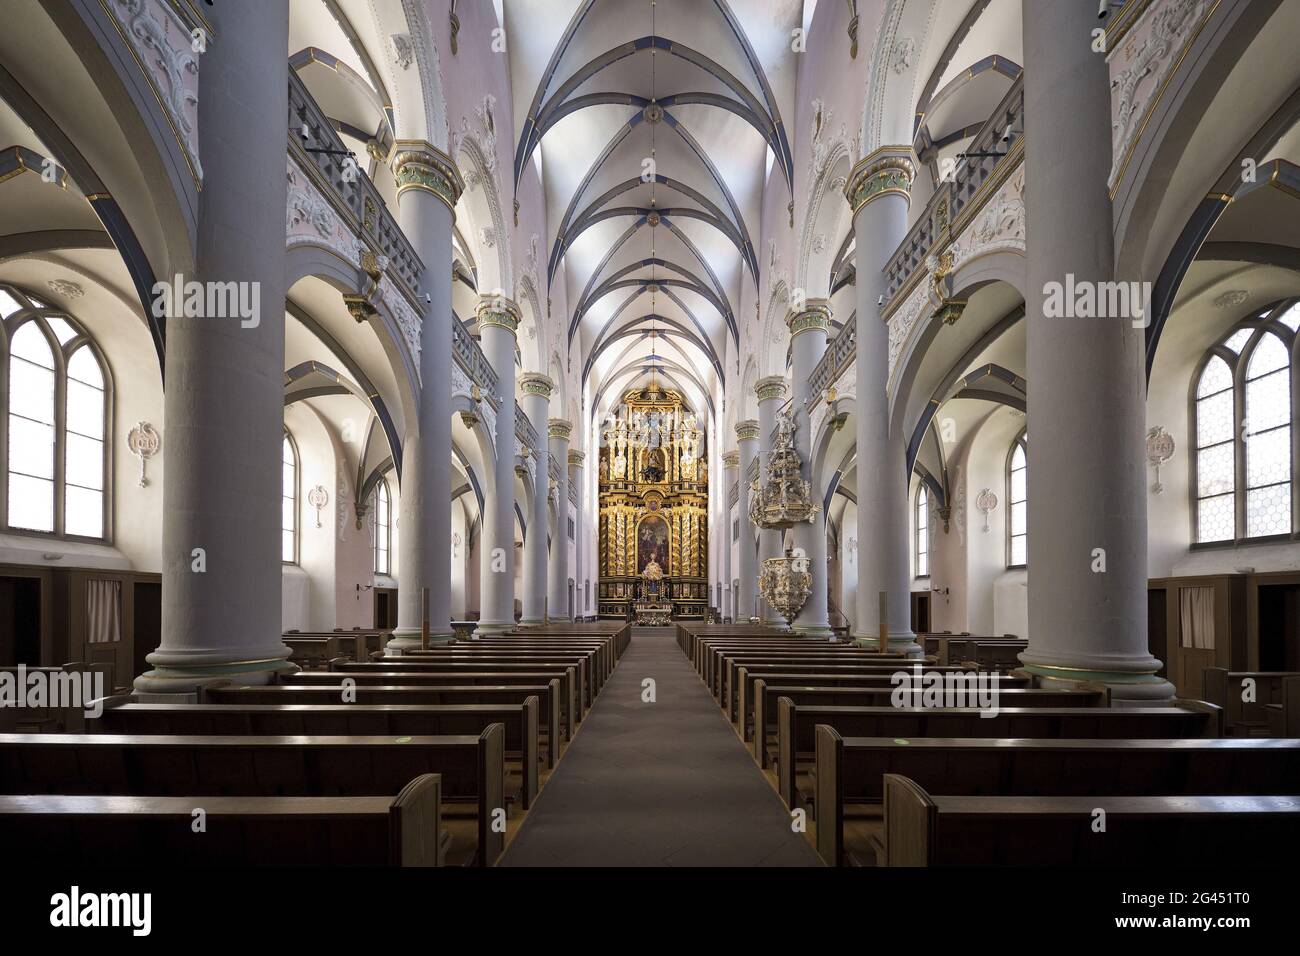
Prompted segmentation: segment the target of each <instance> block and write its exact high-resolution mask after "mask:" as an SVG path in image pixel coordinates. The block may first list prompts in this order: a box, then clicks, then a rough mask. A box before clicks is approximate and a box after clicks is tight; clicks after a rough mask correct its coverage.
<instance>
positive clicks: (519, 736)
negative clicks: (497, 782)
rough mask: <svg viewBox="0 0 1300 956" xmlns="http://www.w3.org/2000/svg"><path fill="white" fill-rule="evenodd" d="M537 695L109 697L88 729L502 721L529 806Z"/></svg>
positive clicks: (440, 730)
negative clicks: (150, 700) (340, 699)
mask: <svg viewBox="0 0 1300 956" xmlns="http://www.w3.org/2000/svg"><path fill="white" fill-rule="evenodd" d="M537 710H538V701H537V698H536V697H529V698H527V699H526V700H525V701H524V702H523V703H522V704H445V705H435V704H141V703H135V702H133V701H132V700H131V699H130V698H129V697H127V696H122V697H110V698H108V699H106V700H105V701H104V713H103V716H102V717H100V718H99V720H96V721H93V722H92V724H93V726H92V728H91V729H92V730H93V731H94V732H97V733H105V734H166V735H171V736H211V735H216V736H236V735H240V734H255V735H259V736H267V735H269V736H276V737H288V736H302V737H348V736H362V737H393V738H398V737H440V736H466V735H472V736H478V735H479V734H481V733H482V732H483V731H484V730H486V729H487V728H488V727H489V726H490V725H492V724H504V725H505V751H506V754H507V757H510V756H511V755H512V754H513V755H518V756H517V759H518V762H519V768H520V776H519V778H518V781H517V786H515V785H512V786H509V787H508V788H507V792H506V799H507V800H511V799H514V798H515V797H516V796H518V799H519V802H520V805H521V806H522V807H523V809H525V810H527V809H529V808H530V807H531V806H532V804H533V800H534V799H536V797H537V791H538V765H539V763H540V757H539V752H538V751H539V747H538V732H537Z"/></svg>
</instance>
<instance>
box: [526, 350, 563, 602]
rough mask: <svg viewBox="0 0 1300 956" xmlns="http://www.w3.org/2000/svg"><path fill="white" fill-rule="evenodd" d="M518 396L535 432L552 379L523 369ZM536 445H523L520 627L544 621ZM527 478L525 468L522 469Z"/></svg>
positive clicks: (542, 499) (541, 425)
mask: <svg viewBox="0 0 1300 956" xmlns="http://www.w3.org/2000/svg"><path fill="white" fill-rule="evenodd" d="M519 389H520V392H521V393H522V395H523V397H522V398H521V399H520V400H519V402H520V404H521V405H522V406H523V409H524V414H525V415H527V416H528V421H529V422H530V423H531V424H532V426H533V429H534V430H535V431H536V432H537V434H538V435H541V434H542V432H543V430H544V429H545V427H546V409H547V407H548V405H549V404H550V401H551V395H552V394H553V393H554V391H555V383H554V382H552V381H551V379H550V378H549V377H547V376H546V375H542V374H541V373H540V372H527V373H525V374H523V375H521V376H520V377H519ZM538 444H539V445H541V447H540V448H534V449H531V450H528V449H525V450H524V454H525V455H528V454H531V455H532V458H533V464H534V471H533V477H532V482H533V507H532V512H531V513H530V514H529V516H528V532H527V534H525V535H524V596H523V609H522V616H521V617H520V619H519V624H520V626H521V627H540V626H542V625H543V624H545V623H546V499H547V489H548V488H549V486H550V452H549V450H548V449H547V447H546V444H545V443H544V442H538ZM524 474H525V478H524V480H525V481H527V480H528V478H527V471H526V470H525V473H524Z"/></svg>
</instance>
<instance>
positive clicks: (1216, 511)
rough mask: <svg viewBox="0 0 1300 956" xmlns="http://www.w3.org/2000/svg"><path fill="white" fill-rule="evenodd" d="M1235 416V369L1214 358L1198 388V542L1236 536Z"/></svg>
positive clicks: (1227, 538) (1208, 364)
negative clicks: (1233, 379) (1233, 386)
mask: <svg viewBox="0 0 1300 956" xmlns="http://www.w3.org/2000/svg"><path fill="white" fill-rule="evenodd" d="M1243 331H1246V332H1247V333H1249V330H1243ZM1234 337H1235V336H1234ZM1234 414H1235V412H1234V411H1233V388H1232V369H1230V368H1229V367H1228V363H1227V362H1225V361H1224V360H1223V359H1222V358H1220V357H1219V356H1217V355H1215V356H1213V357H1211V359H1210V361H1209V362H1207V363H1206V365H1205V368H1204V369H1203V370H1202V371H1201V378H1200V381H1199V382H1198V383H1197V386H1196V529H1197V534H1196V540H1197V541H1230V540H1232V538H1233V536H1234V534H1235V533H1236V519H1235V506H1234V502H1235V500H1236V499H1235V495H1234V492H1235V490H1236V464H1235V462H1236V457H1235V454H1234V450H1233V449H1234V443H1233V437H1234V435H1235V432H1236V430H1235V429H1234V428H1233V418H1234Z"/></svg>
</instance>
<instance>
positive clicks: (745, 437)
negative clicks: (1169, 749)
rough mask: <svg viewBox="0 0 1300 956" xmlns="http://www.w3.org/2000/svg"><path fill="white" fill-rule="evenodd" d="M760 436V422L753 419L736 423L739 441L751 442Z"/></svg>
mask: <svg viewBox="0 0 1300 956" xmlns="http://www.w3.org/2000/svg"><path fill="white" fill-rule="evenodd" d="M765 381H766V380H765ZM781 389H782V391H783V392H784V390H785V382H784V381H782V382H781ZM777 397H779V396H777ZM759 401H762V398H760V399H759ZM759 434H760V429H759V427H758V422H756V421H754V420H753V419H752V418H750V419H747V420H745V421H743V422H736V440H737V441H750V440H751V439H754V438H757V437H758V436H759Z"/></svg>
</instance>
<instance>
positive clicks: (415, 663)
mask: <svg viewBox="0 0 1300 956" xmlns="http://www.w3.org/2000/svg"><path fill="white" fill-rule="evenodd" d="M593 656H594V655H590V654H582V653H574V654H568V653H553V652H550V651H502V652H500V653H497V652H494V651H490V650H484V651H475V650H467V649H461V650H451V649H447V650H444V651H432V650H431V651H410V652H409V653H406V654H403V655H402V656H401V657H397V658H393V659H392V660H391V661H390V660H389V659H387V658H385V659H384V661H383V666H385V667H393V668H396V669H405V668H407V667H434V666H443V665H457V664H459V665H470V666H474V667H480V668H481V669H484V670H495V669H496V668H497V667H502V666H509V665H519V666H529V665H533V666H544V665H559V666H568V667H574V668H576V669H577V671H578V675H577V680H578V688H579V693H580V694H581V695H582V702H583V706H584V707H590V706H591V705H592V703H593V702H594V701H595V699H596V694H597V693H598V692H599V690H600V687H599V675H598V674H597V673H596V672H595V668H593V666H592V658H593ZM356 666H360V665H355V664H351V665H347V667H348V669H351V668H352V667H356ZM334 669H335V670H337V669H339V668H334Z"/></svg>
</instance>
